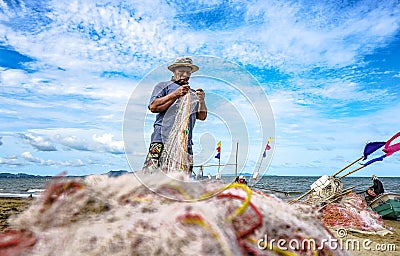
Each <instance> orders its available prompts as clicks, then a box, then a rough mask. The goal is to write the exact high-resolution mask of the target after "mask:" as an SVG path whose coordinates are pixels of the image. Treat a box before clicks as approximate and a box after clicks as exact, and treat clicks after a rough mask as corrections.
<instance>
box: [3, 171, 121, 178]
mask: <svg viewBox="0 0 400 256" xmlns="http://www.w3.org/2000/svg"><path fill="white" fill-rule="evenodd" d="M126 173H128V171H126V170H119V171H109V172H107V173H103V174H102V175H108V176H109V177H118V176H121V175H123V174H126ZM86 176H88V175H81V176H79V175H67V176H66V177H69V178H74V177H77V178H83V177H86ZM52 177H54V176H48V175H43V176H42V175H32V174H26V173H17V174H14V173H7V172H3V173H0V178H52Z"/></svg>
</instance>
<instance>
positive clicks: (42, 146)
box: [20, 133, 57, 151]
mask: <svg viewBox="0 0 400 256" xmlns="http://www.w3.org/2000/svg"><path fill="white" fill-rule="evenodd" d="M20 137H21V138H22V139H23V140H24V141H25V142H27V143H29V144H31V145H32V146H33V147H34V148H36V149H37V150H39V151H57V149H56V147H55V146H54V144H53V143H52V142H51V141H50V140H49V139H47V138H44V137H42V136H35V135H33V134H30V133H27V134H20Z"/></svg>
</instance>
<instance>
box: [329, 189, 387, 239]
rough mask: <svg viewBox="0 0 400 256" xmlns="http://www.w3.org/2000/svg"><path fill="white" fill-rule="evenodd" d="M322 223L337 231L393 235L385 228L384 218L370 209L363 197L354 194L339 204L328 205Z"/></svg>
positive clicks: (347, 196)
mask: <svg viewBox="0 0 400 256" xmlns="http://www.w3.org/2000/svg"><path fill="white" fill-rule="evenodd" d="M322 221H323V222H324V223H325V224H326V225H327V226H329V227H332V228H335V229H339V228H345V229H348V230H351V231H355V232H360V233H370V234H381V235H385V234H388V233H391V232H390V231H389V230H387V229H386V228H385V223H384V222H383V219H382V217H381V216H380V215H379V214H377V213H376V212H374V211H372V210H371V209H370V207H369V206H368V205H367V203H366V202H365V200H364V198H363V197H361V196H359V195H357V194H354V193H351V194H349V195H346V196H344V197H343V198H342V199H341V201H340V202H339V203H332V204H329V205H327V206H326V207H325V209H324V210H323V217H322Z"/></svg>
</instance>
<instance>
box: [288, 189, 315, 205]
mask: <svg viewBox="0 0 400 256" xmlns="http://www.w3.org/2000/svg"><path fill="white" fill-rule="evenodd" d="M311 192H313V189H310V190H308V191H307V192H306V193H304V194H302V195H301V196H299V197H298V198H295V199H293V200H292V201H290V202H289V203H288V204H294V203H295V202H297V201H299V200H300V199H302V198H303V197H305V196H306V195H308V194H310V193H311Z"/></svg>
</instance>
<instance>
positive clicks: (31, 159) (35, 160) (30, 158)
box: [21, 152, 44, 163]
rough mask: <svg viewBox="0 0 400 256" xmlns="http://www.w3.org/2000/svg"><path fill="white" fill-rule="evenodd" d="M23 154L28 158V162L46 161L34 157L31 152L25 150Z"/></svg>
mask: <svg viewBox="0 0 400 256" xmlns="http://www.w3.org/2000/svg"><path fill="white" fill-rule="evenodd" d="M21 156H22V157H23V158H24V159H25V160H27V161H28V162H33V163H42V162H44V161H43V160H42V159H39V158H37V157H34V156H33V155H32V154H31V153H30V152H23V153H22V154H21Z"/></svg>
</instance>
